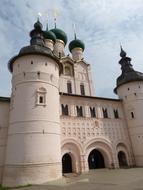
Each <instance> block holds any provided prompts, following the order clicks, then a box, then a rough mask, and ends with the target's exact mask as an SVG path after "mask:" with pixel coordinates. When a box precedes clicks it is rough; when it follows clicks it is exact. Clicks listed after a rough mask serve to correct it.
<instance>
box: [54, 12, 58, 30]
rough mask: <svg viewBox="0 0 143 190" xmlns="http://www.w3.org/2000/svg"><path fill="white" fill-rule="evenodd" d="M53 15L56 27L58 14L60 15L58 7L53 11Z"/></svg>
mask: <svg viewBox="0 0 143 190" xmlns="http://www.w3.org/2000/svg"><path fill="white" fill-rule="evenodd" d="M53 15H54V25H55V28H56V27H57V16H58V11H57V10H56V9H55V10H54V11H53Z"/></svg>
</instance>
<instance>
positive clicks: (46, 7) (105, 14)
mask: <svg viewBox="0 0 143 190" xmlns="http://www.w3.org/2000/svg"><path fill="white" fill-rule="evenodd" d="M0 8H1V11H0V44H1V50H0V81H1V82H0V96H10V92H11V74H10V73H9V71H8V69H7V62H8V60H9V59H10V58H11V57H12V56H13V55H15V54H17V53H18V51H19V50H20V48H21V47H23V46H26V45H28V44H29V31H30V30H32V28H33V23H34V22H35V21H36V19H37V13H38V12H41V13H42V17H41V22H42V23H43V25H44V27H45V26H46V22H47V15H48V20H49V28H53V26H54V22H53V12H54V10H57V14H58V17H57V27H58V28H61V29H63V30H64V31H65V32H66V33H67V35H68V43H69V42H70V41H71V40H72V39H73V28H72V25H73V23H74V24H75V25H76V33H77V37H78V38H79V39H81V40H83V41H84V43H85V51H84V57H85V60H86V61H87V62H88V63H90V64H91V68H92V77H93V81H94V84H95V94H96V96H102V97H116V96H115V95H114V93H113V88H114V87H115V85H116V78H117V77H118V76H119V74H120V65H119V64H118V61H119V59H120V57H119V53H120V43H122V45H123V48H124V49H125V50H126V52H127V54H128V56H129V57H131V58H132V64H133V65H134V68H135V70H139V71H141V72H143V56H142V55H143V0H118V1H115V0H88V1H87V0H72V1H70V0H1V1H0ZM67 47H68V45H67V46H66V52H67V53H69V52H68V48H67Z"/></svg>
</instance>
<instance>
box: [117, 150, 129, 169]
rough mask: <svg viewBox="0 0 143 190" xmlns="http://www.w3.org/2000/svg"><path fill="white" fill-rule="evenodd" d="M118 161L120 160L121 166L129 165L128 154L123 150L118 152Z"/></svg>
mask: <svg viewBox="0 0 143 190" xmlns="http://www.w3.org/2000/svg"><path fill="white" fill-rule="evenodd" d="M118 161H119V166H120V168H123V167H127V166H128V164H127V159H126V155H125V153H124V152H123V151H119V152H118Z"/></svg>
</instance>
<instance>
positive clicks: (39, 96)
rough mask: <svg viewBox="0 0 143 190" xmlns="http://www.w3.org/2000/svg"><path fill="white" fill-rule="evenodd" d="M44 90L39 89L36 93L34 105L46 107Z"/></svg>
mask: <svg viewBox="0 0 143 190" xmlns="http://www.w3.org/2000/svg"><path fill="white" fill-rule="evenodd" d="M46 93H47V91H46V89H45V88H43V87H41V88H39V89H38V90H37V92H36V105H42V106H45V105H46Z"/></svg>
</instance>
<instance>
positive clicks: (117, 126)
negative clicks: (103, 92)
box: [0, 20, 143, 186]
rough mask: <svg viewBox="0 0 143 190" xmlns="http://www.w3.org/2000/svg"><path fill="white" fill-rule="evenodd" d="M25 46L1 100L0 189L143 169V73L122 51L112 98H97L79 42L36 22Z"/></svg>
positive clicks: (11, 68)
mask: <svg viewBox="0 0 143 190" xmlns="http://www.w3.org/2000/svg"><path fill="white" fill-rule="evenodd" d="M30 37H31V40H30V45H29V46H26V47H23V48H22V49H21V50H20V51H19V53H18V54H17V55H16V56H14V57H13V58H11V59H10V61H9V63H8V67H9V71H10V72H11V74H12V92H11V97H10V98H6V97H0V184H2V185H3V186H18V185H25V184H41V183H45V182H47V181H50V180H55V179H59V178H61V177H62V175H63V174H64V173H78V174H80V173H83V172H87V171H89V170H90V169H95V170H96V169H98V168H112V169H114V168H120V167H133V166H136V167H141V166H143V73H141V72H138V71H135V70H134V69H133V67H132V65H131V58H129V57H127V56H126V52H125V51H124V50H123V49H122V48H121V53H120V57H121V59H120V61H119V64H120V65H121V70H122V71H121V75H120V76H119V77H118V79H117V83H116V88H115V89H114V92H115V93H116V94H117V95H118V97H119V98H118V99H110V98H106V97H105V98H103V97H96V96H95V95H94V88H93V81H92V77H91V69H90V65H89V64H88V63H87V62H86V61H85V60H84V57H83V52H84V43H83V42H82V41H81V40H79V39H77V38H76V37H75V39H74V40H73V41H71V42H70V43H69V50H70V52H71V54H70V55H65V52H64V48H65V45H66V43H67V36H66V34H65V32H64V31H62V30H61V29H58V28H54V29H52V30H48V29H47V30H46V31H43V30H42V24H41V23H40V21H39V20H38V21H37V22H36V23H35V24H34V29H33V30H32V31H31V32H30Z"/></svg>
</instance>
